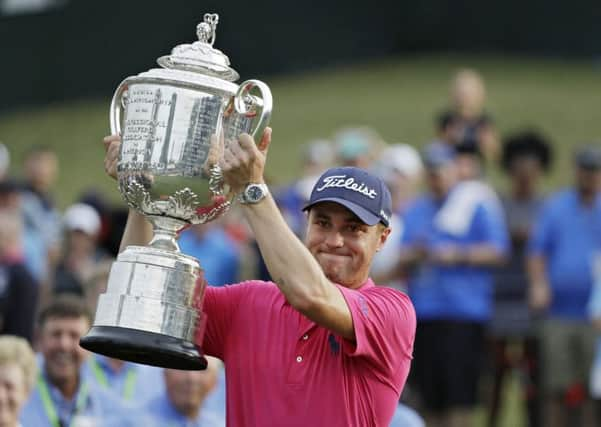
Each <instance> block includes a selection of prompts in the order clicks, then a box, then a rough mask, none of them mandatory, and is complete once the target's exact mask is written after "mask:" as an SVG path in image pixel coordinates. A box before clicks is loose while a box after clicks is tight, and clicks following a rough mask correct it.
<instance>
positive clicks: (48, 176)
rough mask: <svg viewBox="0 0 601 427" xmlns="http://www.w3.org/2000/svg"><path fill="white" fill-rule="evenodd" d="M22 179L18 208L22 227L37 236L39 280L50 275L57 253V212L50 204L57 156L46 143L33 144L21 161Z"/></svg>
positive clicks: (42, 280)
mask: <svg viewBox="0 0 601 427" xmlns="http://www.w3.org/2000/svg"><path fill="white" fill-rule="evenodd" d="M23 172H24V174H25V183H24V186H23V191H22V210H23V215H24V218H25V227H26V228H28V229H31V230H33V231H34V232H35V233H36V234H37V235H39V236H40V237H41V241H42V242H43V243H42V245H43V246H42V250H43V251H44V253H45V255H46V256H45V257H44V259H45V260H46V261H47V265H45V266H44V270H43V271H42V272H41V274H40V281H41V282H42V283H46V281H47V280H49V279H50V276H49V274H50V271H52V267H53V266H54V265H55V263H56V261H57V260H58V257H59V254H60V230H61V227H60V213H59V212H58V210H57V209H56V207H55V206H54V201H53V199H52V195H51V191H52V187H53V186H54V183H55V181H56V178H57V174H58V158H57V156H56V153H55V152H54V151H53V150H52V149H50V148H48V147H39V146H38V147H34V148H32V149H31V150H30V151H29V152H28V153H27V154H26V156H25V161H24V164H23Z"/></svg>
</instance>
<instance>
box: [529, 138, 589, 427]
mask: <svg viewBox="0 0 601 427" xmlns="http://www.w3.org/2000/svg"><path fill="white" fill-rule="evenodd" d="M575 166H576V179H575V181H576V183H575V186H574V187H573V188H569V189H565V190H562V191H559V192H558V193H556V194H555V195H553V196H552V197H550V199H549V201H548V202H547V203H546V204H545V206H544V208H543V209H542V211H541V213H540V215H539V217H538V218H537V221H536V223H535V227H534V230H533V233H532V236H531V239H530V241H529V247H528V276H529V285H530V286H529V299H530V304H531V306H532V309H533V310H535V311H536V312H537V313H538V314H540V315H541V316H543V317H544V320H543V322H542V325H541V330H540V340H541V341H540V343H541V357H542V363H543V373H544V375H543V382H544V384H543V387H544V393H545V395H544V402H545V410H544V415H545V418H544V424H543V425H545V426H551V427H552V426H568V425H585V426H588V425H593V424H592V423H593V422H594V416H593V410H592V405H591V402H590V399H589V397H588V393H586V389H585V384H586V383H587V379H588V374H589V367H590V366H591V363H592V357H593V352H594V342H595V333H594V330H593V327H592V326H591V324H590V322H589V321H588V319H587V312H586V305H587V302H588V300H589V296H590V293H591V288H592V283H593V276H592V271H593V265H592V259H593V255H594V253H595V251H596V250H597V249H598V248H599V247H601V237H600V236H601V199H600V198H599V189H600V185H601V150H600V149H599V148H598V147H586V148H583V149H581V150H580V151H578V152H577V154H576V156H575Z"/></svg>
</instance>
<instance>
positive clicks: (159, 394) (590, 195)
mask: <svg viewBox="0 0 601 427" xmlns="http://www.w3.org/2000/svg"><path fill="white" fill-rule="evenodd" d="M485 105H486V93H485V86H484V82H483V80H482V78H481V77H480V76H479V75H478V74H477V73H476V72H475V71H473V70H462V71H460V72H458V73H457V74H456V75H455V76H454V78H453V80H452V82H451V91H450V97H449V105H448V107H447V109H446V110H444V111H442V112H441V113H440V114H439V115H438V116H437V117H436V120H435V126H434V127H433V132H432V134H433V138H432V140H431V141H425V142H424V143H423V144H421V145H422V146H423V148H422V149H421V150H419V151H418V150H417V149H416V148H415V147H414V146H413V145H409V144H402V143H387V142H385V141H383V139H382V138H381V137H380V136H379V135H378V133H377V132H376V131H375V130H373V129H370V128H368V127H353V128H346V129H342V130H339V131H337V132H335V133H334V134H333V135H332V137H331V138H329V139H319V140H315V141H310V142H309V143H307V144H306V146H305V147H304V151H303V157H302V171H301V176H300V177H299V178H298V179H296V180H295V181H294V182H293V183H291V184H289V185H286V186H276V185H272V191H273V192H274V194H275V196H276V201H277V202H278V206H279V208H280V210H281V211H282V213H283V215H284V218H285V219H286V222H287V223H288V224H289V226H290V228H291V229H292V230H293V231H294V233H296V234H297V235H298V236H301V237H302V236H303V233H304V229H305V226H306V213H305V212H303V207H304V205H305V204H306V203H307V201H308V200H309V196H310V192H311V189H312V188H313V186H314V184H315V182H316V181H317V179H318V177H319V176H320V175H321V173H322V172H323V171H324V170H326V169H327V168H328V167H330V166H333V165H340V166H357V167H361V168H364V169H368V170H370V171H372V172H373V173H375V174H376V175H378V176H379V177H380V178H381V179H382V180H383V181H384V182H385V183H386V184H387V186H388V188H389V190H390V193H391V196H392V204H393V215H392V217H391V218H390V226H391V228H392V233H391V235H390V236H389V238H388V241H387V243H386V245H385V246H384V247H383V248H382V250H381V251H379V252H378V253H377V255H376V257H375V259H374V261H373V264H372V269H371V277H372V278H373V279H374V282H376V283H381V284H385V285H387V286H390V287H394V288H396V289H399V290H401V291H403V292H405V293H407V294H408V295H409V297H410V298H411V301H412V303H413V305H414V307H415V310H416V314H417V332H416V339H415V345H414V354H413V363H412V367H411V373H410V375H409V381H408V385H407V387H406V388H405V391H404V393H403V395H402V396H401V403H400V404H399V408H398V410H397V412H396V413H395V417H394V419H393V424H391V425H392V426H409V427H411V426H420V425H428V426H451V427H454V426H461V427H464V426H469V425H471V423H472V419H473V416H474V410H475V409H476V407H477V406H480V405H484V407H485V408H487V419H488V425H490V426H495V425H497V423H498V420H499V415H500V408H501V407H502V403H503V398H504V392H503V390H504V385H505V384H506V379H507V377H508V375H507V374H509V373H511V374H515V373H519V378H520V387H519V393H520V394H521V395H522V396H523V401H524V402H525V405H524V406H525V408H524V412H525V414H526V417H527V425H529V426H533V427H534V426H593V425H598V424H599V423H601V412H600V411H599V409H600V408H601V405H598V404H597V399H601V340H598V338H597V335H598V331H599V328H601V200H600V198H599V191H600V189H601V147H600V146H598V145H595V144H594V143H592V142H591V143H589V144H585V145H582V146H581V147H579V148H578V149H577V151H576V152H575V153H574V158H573V168H574V174H573V180H572V182H571V183H566V184H567V186H566V187H565V188H564V189H561V190H559V191H556V192H552V193H548V194H545V193H544V192H543V185H542V183H543V178H544V174H545V173H548V172H549V171H551V170H552V168H553V146H552V144H551V143H550V141H549V140H548V139H547V136H546V135H544V134H542V133H540V132H538V131H534V130H529V129H526V130H518V131H516V132H514V133H512V134H510V135H507V136H505V137H503V138H500V137H499V135H498V132H497V130H496V128H495V122H494V119H493V117H492V116H491V115H490V114H489V113H488V112H487V111H486V109H485ZM541 125H544V124H541ZM9 162H10V153H9V152H8V150H7V149H6V148H5V147H3V146H1V145H0V333H1V334H2V335H3V336H1V337H0V425H6V426H16V425H18V424H17V421H18V420H20V423H21V425H22V426H23V427H29V426H53V427H55V426H67V425H70V426H74V427H77V426H79V427H81V426H105V425H106V426H113V425H115V426H117V425H118V426H127V425H143V423H145V424H146V425H149V426H153V425H157V426H159V425H160V426H166V425H173V426H176V425H177V426H223V425H225V421H224V419H225V391H224V387H225V385H224V384H225V381H224V370H223V367H222V365H221V363H220V361H219V360H217V359H211V360H210V363H209V368H208V369H207V370H206V371H202V372H193V371H176V370H162V369H159V368H153V367H148V366H143V365H136V364H133V363H129V362H123V361H120V360H116V359H110V358H107V357H104V356H99V355H95V354H88V353H87V352H86V351H84V350H82V349H81V348H80V347H79V345H78V341H79V338H80V337H81V336H82V335H84V334H85V333H86V332H87V330H88V328H89V326H90V324H91V319H92V313H93V312H94V309H95V307H96V300H97V298H98V295H99V294H100V293H102V292H103V291H104V288H105V286H106V281H107V277H108V273H109V269H110V265H111V263H112V261H113V260H114V258H115V256H116V254H117V251H118V247H119V238H120V236H121V233H122V228H123V225H124V222H125V218H126V216H127V212H126V211H125V210H124V209H123V208H112V207H111V206H110V205H109V204H108V203H107V202H106V201H105V200H104V198H103V197H102V196H101V195H100V194H98V193H97V192H94V191H89V192H87V193H85V194H83V195H82V196H81V197H80V198H79V199H78V200H77V201H75V203H73V204H72V205H71V206H69V207H68V208H67V209H66V210H65V211H64V212H60V211H59V210H58V209H57V207H56V206H55V204H54V202H53V197H52V195H53V193H55V192H56V191H57V188H55V179H56V176H57V173H58V170H59V159H58V158H57V155H56V153H55V152H54V151H53V150H52V149H50V148H48V147H35V148H33V149H31V150H30V151H29V152H28V153H27V155H26V156H25V159H24V162H23V164H22V168H21V173H20V176H19V180H16V179H15V178H13V177H11V176H8V173H7V171H8V165H9ZM497 168H498V169H500V170H501V171H503V173H504V174H505V176H506V180H505V182H506V183H507V185H506V186H505V187H503V189H499V188H496V187H495V186H494V185H493V184H492V183H491V180H490V179H489V173H488V172H489V171H490V170H492V169H497ZM179 244H180V247H181V250H182V252H184V253H186V254H189V255H192V256H194V257H196V258H198V259H199V260H200V262H201V264H202V267H203V269H204V270H205V275H206V279H207V281H208V283H209V284H210V285H212V286H222V285H225V284H230V283H236V282H238V281H240V280H242V279H246V278H250V277H252V278H262V279H266V280H267V279H269V273H268V271H267V268H266V267H265V265H264V264H263V262H262V258H261V256H260V253H259V251H258V249H257V245H256V244H255V243H254V241H253V237H252V233H251V232H250V231H249V228H248V226H246V225H245V224H244V222H243V221H241V215H240V214H239V213H238V212H236V210H235V208H234V209H232V211H231V212H229V213H228V214H227V215H225V216H223V217H222V218H220V219H219V220H218V221H214V222H211V223H209V224H205V225H202V226H193V227H190V228H189V229H187V230H185V231H184V232H182V233H181V235H180V237H179ZM33 351H35V354H34V352H33ZM513 376H515V375H513ZM418 413H419V414H420V415H417V414H418ZM140 420H143V422H141V421H140Z"/></svg>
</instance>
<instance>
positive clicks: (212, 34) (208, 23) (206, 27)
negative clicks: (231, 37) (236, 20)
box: [196, 13, 219, 46]
mask: <svg viewBox="0 0 601 427" xmlns="http://www.w3.org/2000/svg"><path fill="white" fill-rule="evenodd" d="M218 22H219V15H218V14H216V13H205V15H204V21H203V22H201V23H200V24H198V25H197V26H196V35H197V36H198V40H200V41H201V42H202V43H208V44H210V45H211V46H213V43H215V38H216V29H217V23H218Z"/></svg>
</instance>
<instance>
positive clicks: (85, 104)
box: [0, 56, 601, 206]
mask: <svg viewBox="0 0 601 427" xmlns="http://www.w3.org/2000/svg"><path fill="white" fill-rule="evenodd" d="M465 66H469V67H473V68H476V69H477V70H479V71H480V72H481V73H482V74H483V76H484V78H485V80H486V83H487V89H488V103H487V109H488V111H490V112H491V113H492V115H493V117H494V118H495V120H496V123H497V126H498V128H499V130H500V132H501V133H502V134H503V133H505V132H507V131H511V130H514V129H517V128H521V127H536V128H539V129H541V130H543V131H544V132H545V133H546V134H547V135H548V136H550V137H551V138H552V139H553V141H554V142H555V146H556V148H557V152H558V156H557V157H558V164H557V167H556V168H555V172H554V173H553V174H552V175H551V176H550V178H549V183H548V184H549V185H550V186H556V185H559V184H560V183H563V182H566V181H567V180H568V179H569V175H568V173H567V172H568V171H569V170H570V168H569V163H570V150H571V148H572V147H573V146H574V145H576V144H578V143H581V142H583V141H590V140H594V139H598V138H599V137H600V135H601V126H600V125H599V118H600V117H599V111H600V110H601V109H600V107H601V97H600V96H599V93H600V91H601V67H599V66H598V65H597V66H595V64H594V63H592V62H586V61H580V62H566V61H560V60H534V59H529V58H516V57H509V58H505V57H465V56H414V57H410V58H391V59H388V60H385V61H380V62H375V63H369V64H362V65H357V66H353V67H347V68H332V69H327V70H323V71H321V72H315V73H310V74H303V75H297V76H285V77H276V78H266V79H265V80H266V82H267V83H268V84H269V85H270V87H271V89H272V91H273V95H274V104H275V107H274V114H273V119H272V127H273V128H274V139H273V144H272V148H271V150H270V157H269V160H268V174H269V175H270V176H271V177H273V178H274V179H275V180H276V181H278V182H282V181H287V180H290V179H292V178H293V177H294V176H295V175H296V174H297V172H298V170H299V169H298V168H299V154H300V146H301V145H302V144H303V143H304V142H306V141H307V140H309V139H312V138H316V137H328V136H330V135H332V133H333V132H334V131H335V130H336V129H337V128H340V127H342V126H349V125H368V126H372V127H373V128H375V129H377V130H378V131H379V132H380V133H381V134H382V136H383V137H384V138H385V140H387V141H389V142H407V143H410V144H414V145H417V146H420V145H422V144H424V143H425V142H427V141H429V140H430V139H432V137H433V123H434V121H433V119H434V117H435V114H437V113H438V112H440V111H441V109H443V108H444V106H445V105H446V102H447V92H448V80H449V77H450V76H451V74H452V73H453V72H454V71H455V70H456V69H458V68H460V67H465ZM140 71H143V70H140ZM244 77H245V78H246V77H248V78H250V77H254V76H244ZM111 95H112V94H107V97H106V98H105V99H100V100H90V101H79V102H74V103H64V104H55V105H50V106H46V107H40V108H32V109H27V110H21V111H16V112H9V113H5V114H3V115H2V116H0V141H2V142H4V143H5V144H6V145H7V146H8V147H9V149H10V151H11V153H12V156H13V172H16V171H17V169H18V167H19V165H20V162H21V159H22V156H23V153H24V151H25V150H27V148H28V147H31V146H32V145H36V144H44V145H48V146H51V147H53V148H54V149H56V150H57V152H58V153H59V158H60V162H61V173H60V178H59V182H58V185H57V194H56V196H57V199H58V202H59V204H60V205H61V206H65V205H66V204H68V203H70V202H71V201H72V200H73V199H74V197H76V196H77V194H79V193H80V192H81V191H82V190H84V189H87V188H90V187H95V188H100V189H101V190H103V191H105V192H106V193H107V195H108V196H109V197H111V198H112V199H114V200H117V199H118V197H119V196H118V194H117V192H116V191H115V185H114V183H113V182H111V181H110V180H109V179H107V178H105V177H104V174H103V168H102V156H103V154H102V153H103V151H102V145H101V143H100V140H101V138H102V137H103V136H104V135H106V134H108V132H109V130H108V105H109V101H110V96H111Z"/></svg>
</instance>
